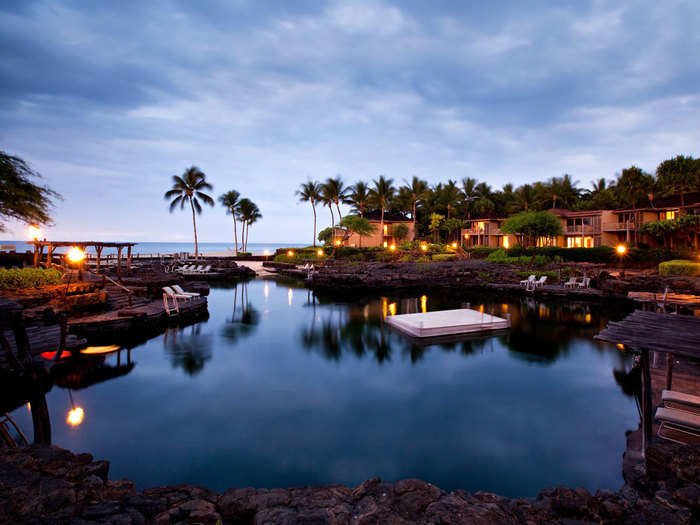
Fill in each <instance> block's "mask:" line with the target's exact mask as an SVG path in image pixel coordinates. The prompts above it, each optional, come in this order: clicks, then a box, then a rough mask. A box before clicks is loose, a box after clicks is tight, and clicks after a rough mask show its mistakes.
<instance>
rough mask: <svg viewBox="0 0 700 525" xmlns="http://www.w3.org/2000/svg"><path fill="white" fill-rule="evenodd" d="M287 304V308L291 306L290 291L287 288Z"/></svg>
mask: <svg viewBox="0 0 700 525" xmlns="http://www.w3.org/2000/svg"><path fill="white" fill-rule="evenodd" d="M287 302H288V303H289V306H292V289H291V288H289V289H288V290H287Z"/></svg>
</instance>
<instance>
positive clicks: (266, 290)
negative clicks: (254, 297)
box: [263, 281, 270, 299]
mask: <svg viewBox="0 0 700 525" xmlns="http://www.w3.org/2000/svg"><path fill="white" fill-rule="evenodd" d="M263 294H265V299H267V298H268V297H269V296H270V286H269V285H268V284H267V281H265V286H264V288H263Z"/></svg>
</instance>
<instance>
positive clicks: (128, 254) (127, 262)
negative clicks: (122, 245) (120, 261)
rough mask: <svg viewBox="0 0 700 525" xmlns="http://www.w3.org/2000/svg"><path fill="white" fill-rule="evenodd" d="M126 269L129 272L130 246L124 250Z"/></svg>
mask: <svg viewBox="0 0 700 525" xmlns="http://www.w3.org/2000/svg"><path fill="white" fill-rule="evenodd" d="M126 269H127V271H128V272H131V246H128V247H127V248H126Z"/></svg>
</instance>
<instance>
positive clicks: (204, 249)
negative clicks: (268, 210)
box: [0, 240, 303, 255]
mask: <svg viewBox="0 0 700 525" xmlns="http://www.w3.org/2000/svg"><path fill="white" fill-rule="evenodd" d="M302 244H303V243H297V244H280V243H273V242H270V243H265V242H255V243H253V242H250V243H248V251H249V252H252V253H253V254H254V255H262V254H265V253H266V252H268V253H274V252H275V250H277V249H278V248H289V247H295V246H300V245H302ZM0 245H4V246H7V245H13V246H15V251H17V252H25V251H31V252H33V251H34V246H32V245H31V244H29V243H27V242H26V241H4V240H0ZM67 250H68V248H58V249H57V250H56V253H64V252H66V251H67ZM87 251H88V252H89V253H95V250H94V248H88V250H87ZM116 252H117V250H116V248H105V249H104V250H103V251H102V255H109V254H111V253H116ZM181 252H189V253H194V242H139V243H138V244H137V245H136V246H134V247H133V248H132V253H141V254H169V253H181ZM208 252H233V241H231V242H200V243H199V253H208Z"/></svg>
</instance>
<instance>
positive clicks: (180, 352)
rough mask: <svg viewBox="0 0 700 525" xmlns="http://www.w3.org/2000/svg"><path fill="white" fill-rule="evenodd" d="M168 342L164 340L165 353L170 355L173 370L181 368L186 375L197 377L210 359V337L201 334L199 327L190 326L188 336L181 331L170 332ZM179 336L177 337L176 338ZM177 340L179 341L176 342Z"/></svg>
mask: <svg viewBox="0 0 700 525" xmlns="http://www.w3.org/2000/svg"><path fill="white" fill-rule="evenodd" d="M169 335H170V341H168V339H164V341H163V342H164V344H165V351H166V352H167V353H168V354H170V360H171V362H172V365H173V368H178V367H179V368H182V369H183V370H184V371H185V373H186V374H187V375H190V376H194V375H197V374H198V373H199V372H201V371H202V370H203V369H204V365H205V364H206V362H207V361H209V360H210V359H211V357H212V352H211V347H212V341H211V336H208V335H202V334H201V325H199V324H196V325H192V329H191V332H190V334H189V335H185V334H184V330H181V331H180V333H179V334H178V333H177V332H175V333H173V332H172V331H170V334H169ZM178 336H179V337H178ZM178 339H179V340H178Z"/></svg>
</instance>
